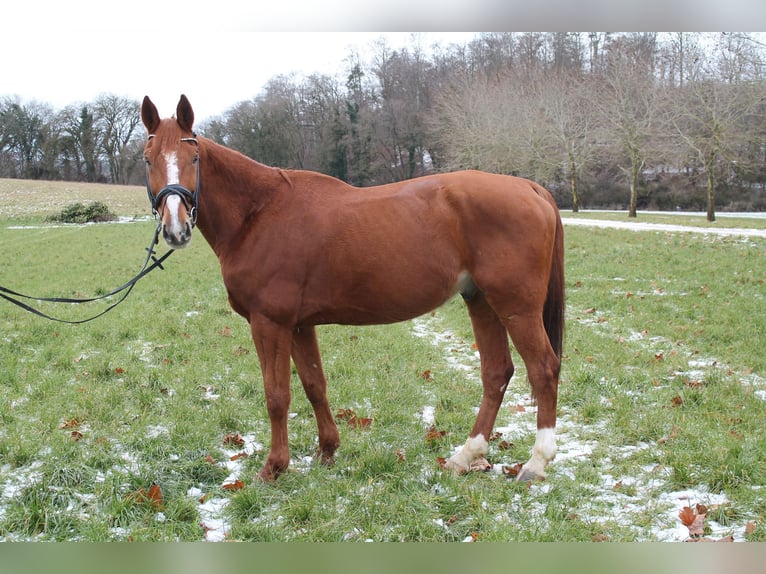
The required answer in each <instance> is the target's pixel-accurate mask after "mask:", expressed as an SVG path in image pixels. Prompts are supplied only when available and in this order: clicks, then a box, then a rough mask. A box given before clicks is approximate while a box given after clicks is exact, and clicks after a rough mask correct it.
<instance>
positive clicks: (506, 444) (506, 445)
mask: <svg viewBox="0 0 766 574" xmlns="http://www.w3.org/2000/svg"><path fill="white" fill-rule="evenodd" d="M497 448H499V449H500V450H511V449H512V448H513V443H512V442H510V441H507V440H501V441H500V442H499V443H497Z"/></svg>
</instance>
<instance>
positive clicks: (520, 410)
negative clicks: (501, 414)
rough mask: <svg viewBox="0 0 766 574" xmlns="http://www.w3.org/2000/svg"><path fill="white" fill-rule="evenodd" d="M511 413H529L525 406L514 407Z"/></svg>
mask: <svg viewBox="0 0 766 574" xmlns="http://www.w3.org/2000/svg"><path fill="white" fill-rule="evenodd" d="M511 411H512V412H514V413H525V412H527V408H526V407H525V406H524V405H513V406H512V407H511Z"/></svg>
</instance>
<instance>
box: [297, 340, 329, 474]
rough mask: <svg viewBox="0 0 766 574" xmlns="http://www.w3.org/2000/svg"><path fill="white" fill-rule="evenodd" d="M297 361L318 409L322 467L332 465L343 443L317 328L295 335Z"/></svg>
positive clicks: (317, 417) (302, 381)
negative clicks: (339, 446) (329, 398)
mask: <svg viewBox="0 0 766 574" xmlns="http://www.w3.org/2000/svg"><path fill="white" fill-rule="evenodd" d="M292 357H293V362H294V363H295V368H296V369H298V376H299V377H300V379H301V383H302V384H303V390H304V391H306V396H307V397H308V399H309V402H310V403H311V406H312V407H313V408H314V416H315V417H316V420H317V428H318V432H319V456H320V457H321V458H320V460H321V462H322V464H327V465H329V464H332V463H333V456H334V455H335V451H336V450H337V449H338V445H339V444H340V435H339V434H338V427H337V426H336V425H335V420H334V419H333V416H332V412H331V411H330V404H329V402H328V401H327V380H326V379H325V376H324V372H323V371H322V359H321V357H320V355H319V344H318V342H317V336H316V329H315V328H314V327H298V328H296V329H295V331H294V333H293V349H292Z"/></svg>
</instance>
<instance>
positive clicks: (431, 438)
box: [426, 425, 447, 443]
mask: <svg viewBox="0 0 766 574" xmlns="http://www.w3.org/2000/svg"><path fill="white" fill-rule="evenodd" d="M446 434H447V431H440V430H436V427H435V426H434V425H431V428H429V429H428V432H427V433H426V442H427V443H432V442H436V441H438V440H439V439H441V438H442V437H443V436H444V435H446Z"/></svg>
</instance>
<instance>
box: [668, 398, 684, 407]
mask: <svg viewBox="0 0 766 574" xmlns="http://www.w3.org/2000/svg"><path fill="white" fill-rule="evenodd" d="M670 403H671V404H672V405H673V406H674V407H680V406H681V405H682V404H684V400H683V399H682V398H681V397H680V395H676V396H675V397H673V398H672V399H670Z"/></svg>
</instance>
